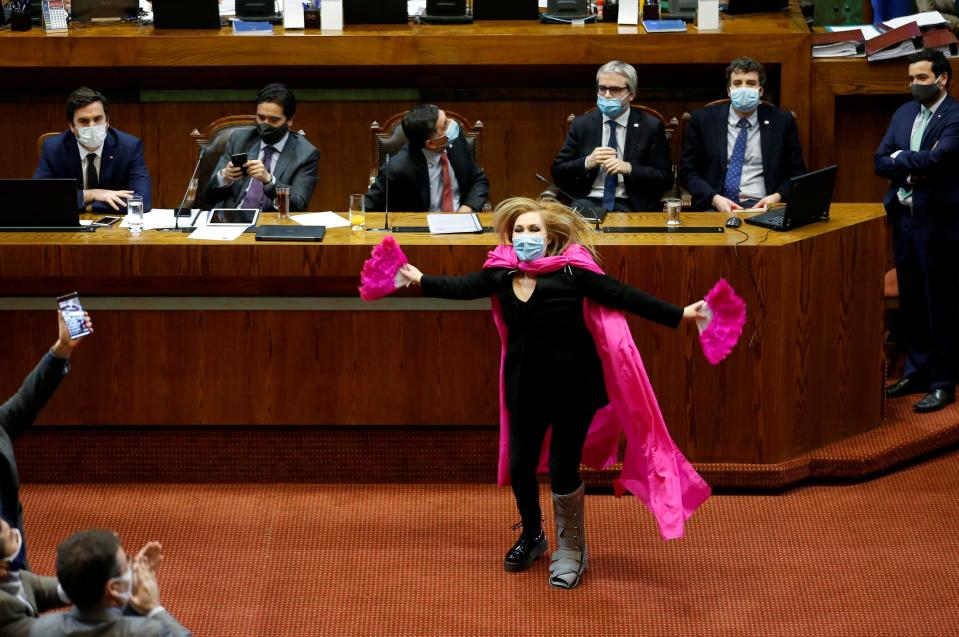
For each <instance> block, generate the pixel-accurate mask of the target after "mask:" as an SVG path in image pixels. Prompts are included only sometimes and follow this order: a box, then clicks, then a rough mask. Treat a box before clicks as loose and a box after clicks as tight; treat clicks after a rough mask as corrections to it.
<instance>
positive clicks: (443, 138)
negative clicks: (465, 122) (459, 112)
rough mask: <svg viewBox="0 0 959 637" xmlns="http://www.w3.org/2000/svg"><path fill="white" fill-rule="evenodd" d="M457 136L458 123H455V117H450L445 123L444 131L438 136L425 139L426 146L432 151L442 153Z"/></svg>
mask: <svg viewBox="0 0 959 637" xmlns="http://www.w3.org/2000/svg"><path fill="white" fill-rule="evenodd" d="M459 136H460V125H459V124H458V123H456V120H455V119H451V120H449V123H447V124H446V132H445V133H444V134H442V135H440V136H439V137H434V138H433V139H430V140H427V142H426V148H427V150H431V151H433V152H434V153H442V152H443V151H444V150H446V148H448V147H449V146H451V145H452V144H453V142H454V141H456V138H457V137H459Z"/></svg>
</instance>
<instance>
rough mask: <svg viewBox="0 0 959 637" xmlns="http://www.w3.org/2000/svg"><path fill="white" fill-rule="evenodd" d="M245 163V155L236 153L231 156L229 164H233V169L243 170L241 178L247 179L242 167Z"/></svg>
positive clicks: (244, 169)
mask: <svg viewBox="0 0 959 637" xmlns="http://www.w3.org/2000/svg"><path fill="white" fill-rule="evenodd" d="M246 161H247V159H246V153H237V154H235V155H233V156H232V157H230V163H231V164H233V167H234V168H240V169H242V170H243V176H244V177H247V176H248V175H247V174H246V168H244V167H243V164H245V163H246Z"/></svg>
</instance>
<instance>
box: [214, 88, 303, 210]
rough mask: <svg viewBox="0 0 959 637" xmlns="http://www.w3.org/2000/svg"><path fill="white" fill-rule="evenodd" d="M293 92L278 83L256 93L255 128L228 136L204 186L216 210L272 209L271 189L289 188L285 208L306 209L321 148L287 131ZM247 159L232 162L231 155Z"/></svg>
mask: <svg viewBox="0 0 959 637" xmlns="http://www.w3.org/2000/svg"><path fill="white" fill-rule="evenodd" d="M295 115H296V96H294V95H293V92H292V91H291V90H290V89H288V88H287V87H286V86H284V85H283V84H268V85H266V86H264V87H263V88H262V89H261V90H260V92H259V93H257V96H256V128H254V129H252V130H250V131H247V132H243V133H239V132H238V133H236V134H234V135H231V136H230V141H229V142H227V145H226V151H225V152H224V153H223V156H222V157H221V158H220V161H219V163H217V166H216V171H215V172H214V173H213V177H212V178H211V179H210V181H209V183H207V184H206V193H205V194H206V199H207V201H218V202H220V203H219V204H217V205H218V206H219V207H221V208H259V209H260V210H265V211H271V210H273V211H275V210H276V187H277V186H289V188H290V210H291V211H293V212H302V211H303V210H308V209H309V205H310V198H311V197H312V196H313V190H314V189H315V188H316V180H317V171H318V170H319V165H320V151H318V150H317V149H316V147H314V146H313V144H311V143H310V142H308V141H307V140H306V137H304V136H302V135H300V134H299V133H295V132H293V131H291V130H290V127H291V126H292V125H293V118H294V116H295ZM244 153H245V154H246V159H247V161H246V163H244V164H243V165H242V166H234V165H233V162H232V161H231V159H232V157H233V156H234V155H238V154H244Z"/></svg>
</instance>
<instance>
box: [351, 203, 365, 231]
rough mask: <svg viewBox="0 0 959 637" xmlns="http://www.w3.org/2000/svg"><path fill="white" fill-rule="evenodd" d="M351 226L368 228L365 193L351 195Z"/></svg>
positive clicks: (359, 228) (354, 228) (357, 228)
mask: <svg viewBox="0 0 959 637" xmlns="http://www.w3.org/2000/svg"><path fill="white" fill-rule="evenodd" d="M350 226H351V227H352V229H353V230H364V229H366V196H365V195H350Z"/></svg>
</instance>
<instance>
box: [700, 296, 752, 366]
mask: <svg viewBox="0 0 959 637" xmlns="http://www.w3.org/2000/svg"><path fill="white" fill-rule="evenodd" d="M703 310H704V311H705V312H706V313H707V314H708V315H709V318H708V319H706V320H700V321H698V323H699V344H700V345H702V347H703V354H704V355H705V356H706V360H708V361H709V362H710V363H711V364H713V365H717V364H718V363H719V361H721V360H723V359H724V358H726V357H727V356H729V353H730V352H732V351H733V348H734V347H735V346H736V343H737V342H738V341H739V337H740V335H742V333H743V325H745V324H746V302H745V301H743V300H742V299H741V298H740V297H739V295H737V294H736V291H735V290H733V286H731V285H729V282H728V281H726V279H720V280H719V281H717V282H716V285H714V286H713V289H711V290H710V291H709V294H707V295H706V307H704V308H703Z"/></svg>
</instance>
